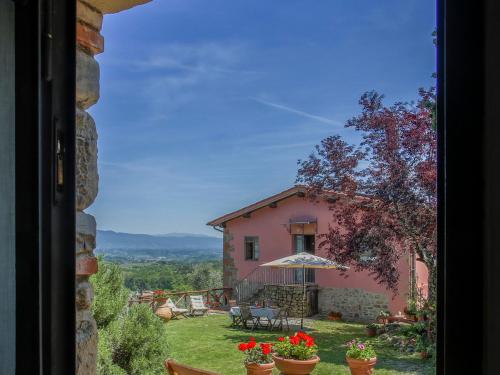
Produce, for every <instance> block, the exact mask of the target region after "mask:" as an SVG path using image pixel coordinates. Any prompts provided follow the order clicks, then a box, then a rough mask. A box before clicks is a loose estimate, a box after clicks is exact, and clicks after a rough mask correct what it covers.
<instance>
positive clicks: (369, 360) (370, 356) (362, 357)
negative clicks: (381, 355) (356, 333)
mask: <svg viewBox="0 0 500 375" xmlns="http://www.w3.org/2000/svg"><path fill="white" fill-rule="evenodd" d="M346 360H347V364H348V365H349V369H350V370H351V375H371V374H372V373H373V368H374V367H375V364H376V363H377V354H376V353H375V350H373V347H372V346H371V345H370V344H369V343H363V342H361V341H358V340H352V341H349V342H348V343H347V353H346Z"/></svg>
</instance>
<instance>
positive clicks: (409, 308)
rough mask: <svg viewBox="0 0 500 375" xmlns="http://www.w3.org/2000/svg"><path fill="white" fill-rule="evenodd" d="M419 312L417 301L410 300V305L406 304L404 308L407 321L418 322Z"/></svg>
mask: <svg viewBox="0 0 500 375" xmlns="http://www.w3.org/2000/svg"><path fill="white" fill-rule="evenodd" d="M417 312H418V307H417V301H415V300H413V299H409V300H408V303H407V304H406V307H405V308H404V313H405V317H406V319H409V320H413V321H417Z"/></svg>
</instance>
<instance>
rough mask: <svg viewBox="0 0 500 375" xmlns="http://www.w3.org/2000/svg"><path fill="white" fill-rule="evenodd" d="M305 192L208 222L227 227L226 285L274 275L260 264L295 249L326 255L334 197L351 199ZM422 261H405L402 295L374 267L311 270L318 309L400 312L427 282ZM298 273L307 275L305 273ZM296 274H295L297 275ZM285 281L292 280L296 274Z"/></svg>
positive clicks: (350, 314) (360, 315)
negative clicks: (322, 245) (322, 239)
mask: <svg viewBox="0 0 500 375" xmlns="http://www.w3.org/2000/svg"><path fill="white" fill-rule="evenodd" d="M305 192H306V190H305V188H304V187H302V186H295V187H293V188H291V189H288V190H285V191H283V192H281V193H279V194H276V195H273V196H271V197H268V198H266V199H263V200H261V201H259V202H256V203H254V204H252V205H250V206H247V207H244V208H241V209H239V210H237V211H234V212H231V213H229V214H226V215H224V216H222V217H219V218H217V219H214V220H212V221H210V222H209V223H208V225H210V226H213V227H214V228H215V229H218V230H221V231H223V233H224V241H223V243H224V248H223V264H224V266H223V267H224V286H225V287H228V288H233V289H238V288H240V289H241V288H243V286H245V287H248V285H249V284H251V283H252V282H254V283H255V282H257V281H258V280H259V277H260V278H267V279H269V277H270V276H269V275H264V276H262V275H261V276H259V275H260V274H262V273H263V272H264V269H265V267H258V266H259V265H260V264H262V263H265V262H269V261H272V260H275V259H278V258H281V257H284V256H288V255H292V254H294V253H295V252H300V251H308V252H311V253H315V254H316V255H319V256H323V257H326V254H325V253H324V252H323V251H322V250H320V249H318V246H317V245H318V237H317V236H318V235H319V234H321V233H326V232H327V231H328V225H329V224H333V220H332V211H331V207H332V202H333V201H334V203H333V209H335V208H334V207H335V206H336V205H341V204H346V203H345V201H344V200H343V199H342V198H341V196H340V195H335V194H333V195H331V196H330V197H329V198H328V199H323V198H322V199H320V200H318V201H311V200H310V199H309V198H306V197H305ZM338 198H340V199H338ZM417 263H419V262H416V261H415V258H414V257H407V258H405V259H402V260H401V261H400V264H399V270H400V274H401V278H400V284H399V293H398V294H397V295H396V296H394V295H393V293H392V292H391V291H389V290H386V289H385V287H384V286H382V285H379V284H378V283H377V282H376V281H374V280H373V277H372V276H370V275H369V274H368V272H355V271H351V270H349V271H347V275H348V277H344V276H342V275H340V272H339V271H338V270H311V271H309V270H308V271H306V272H307V273H306V277H307V281H308V282H309V283H310V284H311V285H314V286H316V290H317V294H316V297H315V301H313V302H312V303H313V304H317V306H315V307H316V310H317V311H320V312H323V313H325V312H329V311H340V312H342V313H343V315H344V316H345V317H347V318H351V319H360V320H369V319H373V318H374V317H376V316H377V315H378V313H379V312H380V311H381V310H390V311H391V312H392V313H394V314H397V313H398V312H402V311H403V309H404V307H405V305H406V301H407V298H408V295H409V293H410V290H412V286H417V287H421V286H425V280H426V279H427V275H426V269H425V267H422V266H421V265H417ZM293 272H301V271H293ZM295 276H297V280H299V279H300V280H301V277H302V276H301V275H295ZM293 278H294V275H292V281H293ZM284 280H285V279H284ZM268 281H269V280H268ZM285 281H286V283H290V276H287V277H286V280H285ZM313 310H315V309H314V308H313Z"/></svg>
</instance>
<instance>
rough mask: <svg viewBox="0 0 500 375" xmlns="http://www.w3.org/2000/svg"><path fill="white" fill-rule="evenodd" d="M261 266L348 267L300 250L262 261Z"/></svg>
mask: <svg viewBox="0 0 500 375" xmlns="http://www.w3.org/2000/svg"><path fill="white" fill-rule="evenodd" d="M260 266H261V267H276V268H330V269H332V268H340V269H348V268H349V267H346V266H343V265H341V264H338V263H337V262H334V261H333V260H330V259H326V258H322V257H319V256H317V255H313V254H310V253H306V252H302V253H298V254H294V255H290V256H287V257H284V258H280V259H276V260H273V261H272V262H268V263H264V264H261V265H260Z"/></svg>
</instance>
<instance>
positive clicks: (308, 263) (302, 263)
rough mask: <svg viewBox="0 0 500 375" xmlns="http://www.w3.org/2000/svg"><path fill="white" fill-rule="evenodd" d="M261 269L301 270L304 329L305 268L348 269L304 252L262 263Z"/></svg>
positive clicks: (302, 321) (301, 324) (302, 322)
mask: <svg viewBox="0 0 500 375" xmlns="http://www.w3.org/2000/svg"><path fill="white" fill-rule="evenodd" d="M260 266H261V267H274V268H298V269H302V312H301V318H300V328H301V329H302V328H304V304H305V301H306V272H305V270H306V268H325V269H336V268H340V269H348V268H349V267H346V266H343V265H341V264H338V263H337V262H334V261H332V260H329V259H326V258H322V257H319V256H317V255H313V254H310V253H306V252H301V253H298V254H295V255H290V256H287V257H284V258H280V259H276V260H273V261H272V262H268V263H264V264H261V265H260Z"/></svg>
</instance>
